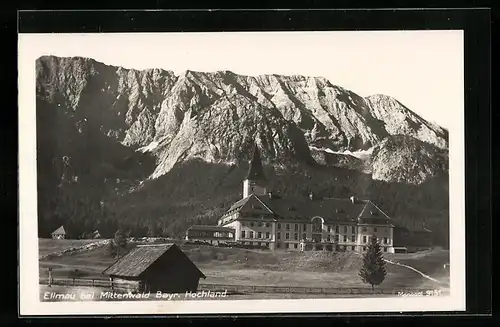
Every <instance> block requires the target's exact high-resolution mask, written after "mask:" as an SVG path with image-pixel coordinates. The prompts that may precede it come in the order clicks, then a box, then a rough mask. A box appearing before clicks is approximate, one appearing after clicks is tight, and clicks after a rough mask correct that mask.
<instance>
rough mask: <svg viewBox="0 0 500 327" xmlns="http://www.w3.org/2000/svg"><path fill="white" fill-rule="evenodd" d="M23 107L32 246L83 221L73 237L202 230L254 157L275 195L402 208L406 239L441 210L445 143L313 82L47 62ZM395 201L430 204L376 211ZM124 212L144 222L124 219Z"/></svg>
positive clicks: (392, 102) (388, 111)
mask: <svg viewBox="0 0 500 327" xmlns="http://www.w3.org/2000/svg"><path fill="white" fill-rule="evenodd" d="M360 78H362V76H360ZM36 93H37V133H38V151H39V157H38V165H39V172H40V174H39V190H43V194H42V195H40V196H41V197H42V199H41V203H40V216H41V218H40V219H42V220H43V221H45V224H41V225H42V227H41V229H40V228H39V229H40V232H41V233H42V234H43V233H47V230H49V229H50V228H52V227H53V226H55V225H57V224H59V223H64V221H65V220H68V219H69V220H72V221H76V220H78V219H77V218H74V217H75V216H78V215H83V216H86V217H87V218H85V217H82V218H81V219H80V220H79V221H81V222H80V223H78V224H76V223H75V226H76V225H78V226H80V225H84V226H87V225H92V226H88V228H90V227H92V228H94V227H96V226H99V224H103V223H102V221H107V222H108V223H109V224H111V222H113V224H121V223H124V222H125V221H127V222H134V224H139V225H141V227H140V228H149V229H151V225H154V228H152V229H153V230H158V229H162V230H163V231H165V230H169V231H173V230H174V231H175V232H174V233H180V232H182V229H183V228H185V227H186V226H187V225H189V223H190V221H200V220H202V221H206V222H214V221H215V220H216V217H217V215H219V214H220V213H222V212H223V211H224V210H225V209H226V208H225V206H226V205H228V204H229V203H230V202H231V201H233V200H234V199H237V198H238V197H240V196H241V178H240V177H242V176H243V173H242V172H244V170H245V169H246V165H247V161H248V159H249V155H250V154H251V151H250V150H251V149H252V146H253V144H254V143H257V145H258V146H259V148H260V151H261V154H262V157H263V161H264V164H265V165H266V169H267V170H268V173H269V174H270V177H272V178H271V180H273V182H272V184H273V183H274V184H275V185H274V186H273V187H275V188H276V189H279V191H281V192H284V193H287V192H289V193H290V192H299V193H300V192H306V190H310V189H311V188H315V189H318V191H320V192H324V193H325V194H326V195H342V196H345V195H348V194H351V193H356V194H359V195H360V196H369V197H370V198H374V197H375V198H377V199H379V202H386V203H387V204H386V206H390V207H391V208H393V207H395V206H397V203H399V202H398V201H400V202H405V203H407V204H409V208H407V211H408V210H409V211H408V212H405V213H403V214H401V213H400V212H398V211H397V210H396V211H394V210H392V209H387V210H388V211H389V212H390V213H391V214H393V215H394V214H396V215H397V216H401V217H410V218H400V219H399V218H396V220H397V219H399V220H400V221H410V220H411V221H412V223H409V222H407V223H406V225H408V224H413V225H419V224H420V225H421V224H422V221H424V220H425V221H429V220H433V221H434V220H435V221H439V222H440V224H441V223H442V220H443V219H444V218H443V219H441V218H436V217H442V216H446V210H447V207H446V206H443V203H441V204H438V203H435V202H436V201H437V200H436V199H441V200H442V199H443V198H446V199H447V196H448V194H447V178H448V131H447V130H446V129H444V128H442V127H440V126H438V125H436V124H434V123H431V122H429V121H427V120H425V119H424V118H422V117H420V116H419V115H417V114H416V113H414V112H413V111H411V110H410V109H408V108H407V107H405V106H404V105H403V104H402V103H400V102H399V101H398V100H396V99H394V98H392V97H390V96H388V95H381V94H378V95H372V96H369V97H361V96H359V95H357V94H356V93H354V92H352V91H350V90H346V89H344V88H343V87H341V86H337V85H334V84H332V83H331V82H330V81H329V80H327V79H325V78H322V77H307V76H298V75H294V76H283V75H259V76H244V75H238V74H235V73H233V72H231V71H227V70H226V71H218V72H196V71H189V70H188V71H186V72H184V73H182V74H180V75H175V74H174V73H173V72H172V71H167V70H162V69H147V70H134V69H125V68H122V67H115V66H109V65H105V64H103V63H100V62H97V61H95V60H93V59H90V58H81V57H72V58H60V57H54V56H44V57H40V58H39V59H38V60H37V62H36ZM299 175H300V176H304V178H305V179H304V180H303V181H301V183H300V185H294V183H295V182H298V181H299V180H301V178H299V177H298V176H299ZM320 176H321V178H320ZM315 180H317V182H313V181H315ZM225 181H226V182H225ZM287 181H290V183H288V184H287ZM291 181H294V182H291ZM318 183H319V184H321V185H322V186H320V185H319V184H318ZM388 185H396V186H390V187H389V186H388ZM429 185H431V186H432V187H431V186H429ZM383 188H388V189H390V188H392V189H391V190H390V191H386V192H385V193H384V192H383V191H381V189H383ZM402 188H404V189H405V190H406V191H401V189H402ZM183 189H185V191H186V192H183V191H182V190H183ZM395 189H398V192H393V191H394V190H395ZM63 190H64V191H63ZM287 190H288V191H287ZM409 190H411V191H409ZM407 192H409V194H412V195H411V197H413V198H415V196H414V194H415V193H419V194H420V193H421V194H422V195H421V196H419V197H418V199H426V198H428V197H431V198H433V199H427V200H426V201H427V203H422V204H423V205H424V206H425V208H420V209H416V208H419V207H420V206H421V205H420V204H419V203H416V204H414V205H413V206H412V204H411V202H412V201H414V200H412V201H409V202H408V199H404V198H401V199H394V195H393V196H392V197H393V198H392V199H391V200H388V198H387V197H388V194H389V193H391V194H394V193H403V194H406V193H407ZM426 192H431V194H426ZM39 193H41V192H39ZM214 193H215V194H214ZM406 196H409V195H408V194H406ZM85 199H86V200H85ZM79 201H80V202H81V201H84V203H86V204H83V203H80V202H79ZM85 201H87V202H85ZM422 201H424V200H422ZM447 201H448V200H446V201H445V204H446V203H447ZM39 202H40V201H39ZM79 203H80V204H79ZM90 203H93V204H92V205H90ZM146 203H148V204H146ZM389 203H392V204H389ZM83 207H84V208H86V209H78V208H83ZM136 207H140V208H142V209H143V212H147V213H146V214H145V215H146V216H147V217H135V218H133V217H129V216H130V215H133V213H132V212H134V210H135V209H133V208H136ZM187 207H189V209H186V208H187ZM69 208H71V209H69ZM88 208H93V209H92V210H90V209H88ZM145 208H147V209H145ZM173 208H181V209H179V210H177V209H173ZM56 209H57V210H56ZM79 210H80V211H82V210H83V212H86V213H85V214H83V213H79V212H80V211H79ZM89 210H90V211H91V214H90V216H92V218H88V216H89V212H90V211H89ZM412 210H413V211H412ZM422 210H423V211H422ZM87 211H89V212H87ZM124 215H125V216H127V218H121V217H123V216H124ZM172 215H174V216H175V217H172ZM68 217H71V218H68ZM190 219H191V220H190ZM137 221H141V223H136V222H137ZM160 222H161V223H160ZM43 226H47V227H43ZM49 226H50V228H49ZM56 227H57V226H56ZM86 228H87V227H85V228H84V227H78V228H77V229H81V230H83V229H85V230H86ZM103 228H105V227H103ZM110 228H111V227H110ZM137 228H139V227H137ZM150 232H151V233H153V232H154V231H150Z"/></svg>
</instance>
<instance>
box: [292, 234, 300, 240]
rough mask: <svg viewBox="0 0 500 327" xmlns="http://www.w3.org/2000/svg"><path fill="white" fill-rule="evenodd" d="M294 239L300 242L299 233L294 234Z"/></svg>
mask: <svg viewBox="0 0 500 327" xmlns="http://www.w3.org/2000/svg"><path fill="white" fill-rule="evenodd" d="M293 239H294V240H296V241H298V240H299V233H294V234H293Z"/></svg>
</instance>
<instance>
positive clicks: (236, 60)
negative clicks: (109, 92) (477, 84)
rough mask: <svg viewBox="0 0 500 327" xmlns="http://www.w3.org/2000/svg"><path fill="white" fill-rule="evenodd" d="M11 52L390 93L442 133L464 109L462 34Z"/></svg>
mask: <svg viewBox="0 0 500 327" xmlns="http://www.w3.org/2000/svg"><path fill="white" fill-rule="evenodd" d="M19 53H20V56H21V55H22V56H24V57H23V58H24V59H29V60H33V61H34V60H36V58H38V57H40V56H42V55H55V56H62V57H67V56H81V57H90V58H93V59H95V60H97V61H100V62H103V63H105V64H108V65H114V66H122V67H124V68H135V69H146V68H163V69H166V70H172V71H174V72H175V73H176V74H180V73H182V72H183V71H185V70H188V69H189V70H194V71H217V70H230V71H232V72H234V73H237V74H244V75H259V74H280V75H305V76H318V77H325V78H327V79H328V80H330V82H331V83H332V84H335V85H340V86H342V87H344V88H346V89H349V90H351V91H353V92H355V93H357V94H359V95H361V96H368V95H371V94H386V95H390V96H393V97H395V98H396V99H397V100H399V101H400V102H401V103H403V104H404V105H405V106H407V107H408V108H409V109H411V110H412V111H414V112H416V113H417V114H419V115H421V116H422V117H423V118H424V119H427V120H429V121H432V122H435V123H437V124H439V125H440V126H443V127H445V128H448V129H450V127H452V126H450V124H453V120H452V119H450V117H453V115H462V114H463V107H464V90H463V87H464V76H463V33H462V31H381V32H376V31H366V32H365V31H363V32H361V31H349V32H347V31H337V32H251V33H250V32H245V33H243V32H238V33H225V32H219V33H157V34H145V33H129V34H113V33H100V34H98V33H94V34H21V35H20V41H19ZM20 62H21V61H20Z"/></svg>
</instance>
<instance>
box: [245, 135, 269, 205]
mask: <svg viewBox="0 0 500 327" xmlns="http://www.w3.org/2000/svg"><path fill="white" fill-rule="evenodd" d="M265 185H266V177H265V175H264V169H263V168H262V160H261V158H260V152H259V148H258V147H257V144H254V149H253V155H252V160H251V161H250V167H249V168H248V173H247V176H246V178H245V180H244V181H243V198H246V197H247V196H249V195H251V194H255V195H265V194H266V187H265Z"/></svg>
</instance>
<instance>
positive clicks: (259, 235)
mask: <svg viewBox="0 0 500 327" xmlns="http://www.w3.org/2000/svg"><path fill="white" fill-rule="evenodd" d="M254 235H255V236H256V238H269V239H270V238H271V233H269V232H266V233H262V232H256V233H254V232H253V231H249V232H248V233H247V231H244V230H242V231H241V238H254ZM264 236H265V237H264Z"/></svg>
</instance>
